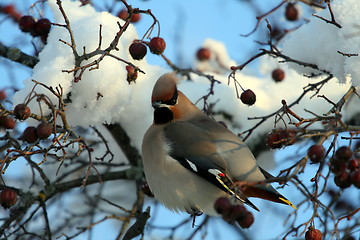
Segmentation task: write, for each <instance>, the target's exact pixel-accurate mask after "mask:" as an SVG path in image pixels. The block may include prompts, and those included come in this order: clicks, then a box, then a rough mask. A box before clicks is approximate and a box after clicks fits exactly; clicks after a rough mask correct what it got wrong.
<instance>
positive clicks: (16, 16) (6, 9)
mask: <svg viewBox="0 0 360 240" xmlns="http://www.w3.org/2000/svg"><path fill="white" fill-rule="evenodd" d="M0 8H1V7H0ZM1 11H2V12H3V13H5V14H8V15H9V16H10V17H11V18H12V19H13V20H14V21H16V22H17V21H19V19H20V17H21V15H20V13H18V12H17V11H16V9H15V6H14V5H12V4H9V5H7V6H5V7H3V8H1Z"/></svg>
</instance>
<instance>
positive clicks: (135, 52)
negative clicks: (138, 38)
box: [129, 42, 147, 60]
mask: <svg viewBox="0 0 360 240" xmlns="http://www.w3.org/2000/svg"><path fill="white" fill-rule="evenodd" d="M129 52H130V55H131V57H132V58H133V59H135V60H141V59H143V58H144V57H145V55H146V53H147V49H146V46H145V45H144V44H143V43H141V42H133V43H132V44H131V45H130V47H129Z"/></svg>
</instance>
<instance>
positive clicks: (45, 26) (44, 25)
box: [32, 18, 51, 36]
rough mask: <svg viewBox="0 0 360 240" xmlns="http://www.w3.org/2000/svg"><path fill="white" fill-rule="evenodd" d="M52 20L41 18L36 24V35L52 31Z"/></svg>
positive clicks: (34, 31)
mask: <svg viewBox="0 0 360 240" xmlns="http://www.w3.org/2000/svg"><path fill="white" fill-rule="evenodd" d="M50 28H51V22H50V21H49V19H47V18H41V19H39V20H38V21H37V22H36V23H35V26H34V30H33V31H32V34H33V35H34V36H41V35H47V34H48V33H49V32H50Z"/></svg>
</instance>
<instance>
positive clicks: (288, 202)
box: [279, 197, 297, 210]
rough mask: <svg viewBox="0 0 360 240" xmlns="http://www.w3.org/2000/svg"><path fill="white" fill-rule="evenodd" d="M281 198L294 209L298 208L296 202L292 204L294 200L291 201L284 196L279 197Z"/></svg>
mask: <svg viewBox="0 0 360 240" xmlns="http://www.w3.org/2000/svg"><path fill="white" fill-rule="evenodd" d="M279 199H280V200H281V201H283V202H284V203H286V204H287V205H289V206H291V207H292V208H294V209H296V210H297V207H296V206H295V205H294V204H292V202H290V201H289V200H287V199H285V198H282V197H279Z"/></svg>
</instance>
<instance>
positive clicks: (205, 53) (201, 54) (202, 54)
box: [196, 48, 211, 61]
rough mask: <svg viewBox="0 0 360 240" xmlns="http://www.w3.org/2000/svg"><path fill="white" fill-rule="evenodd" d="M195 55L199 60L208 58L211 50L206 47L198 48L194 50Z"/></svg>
mask: <svg viewBox="0 0 360 240" xmlns="http://www.w3.org/2000/svg"><path fill="white" fill-rule="evenodd" d="M196 57H197V59H198V60H199V61H206V60H209V59H210V57H211V51H210V50H209V49H208V48H200V49H199V50H198V51H197V52H196Z"/></svg>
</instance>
